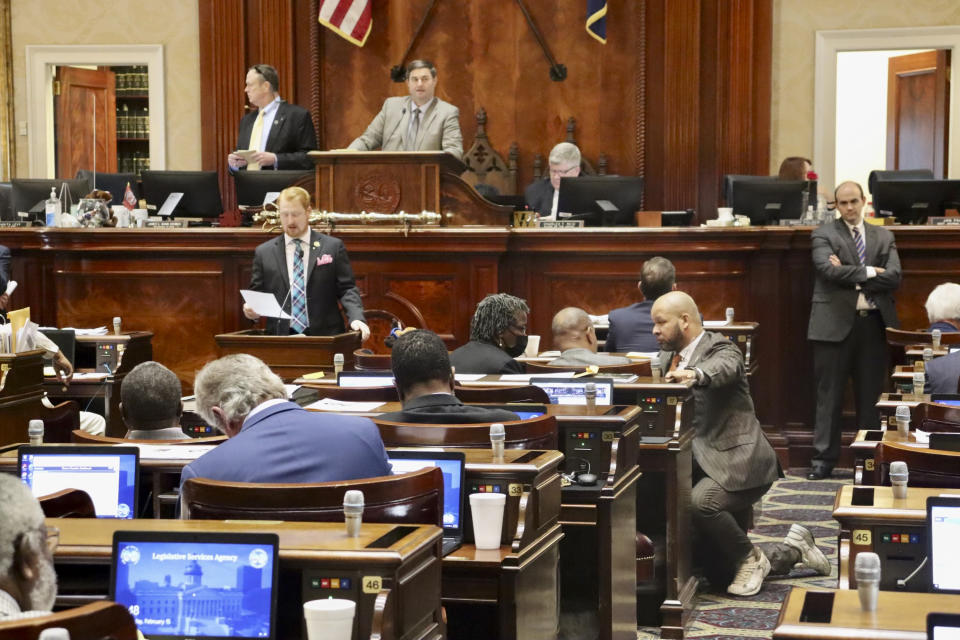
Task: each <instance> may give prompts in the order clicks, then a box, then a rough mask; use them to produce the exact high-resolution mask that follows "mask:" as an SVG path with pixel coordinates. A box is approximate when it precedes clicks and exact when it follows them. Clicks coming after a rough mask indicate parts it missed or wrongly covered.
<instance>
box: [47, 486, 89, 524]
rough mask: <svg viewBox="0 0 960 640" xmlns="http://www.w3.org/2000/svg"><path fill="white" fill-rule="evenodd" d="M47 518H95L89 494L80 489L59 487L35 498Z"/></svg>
mask: <svg viewBox="0 0 960 640" xmlns="http://www.w3.org/2000/svg"><path fill="white" fill-rule="evenodd" d="M37 500H38V501H39V502H40V508H41V509H43V515H44V516H46V517H47V518H96V517H97V511H96V509H94V508H93V500H92V499H91V498H90V494H89V493H87V492H86V491H82V490H80V489H61V490H60V491H57V492H56V493H51V494H49V495H45V496H40V497H39V498H37Z"/></svg>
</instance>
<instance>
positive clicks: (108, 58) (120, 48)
mask: <svg viewBox="0 0 960 640" xmlns="http://www.w3.org/2000/svg"><path fill="white" fill-rule="evenodd" d="M26 56H27V136H28V137H27V144H28V147H29V149H30V164H29V167H30V176H29V177H31V178H56V177H58V176H57V168H56V166H55V163H54V157H55V154H54V153H53V149H54V145H53V119H54V114H53V101H52V100H50V96H52V95H53V76H54V67H57V66H66V65H97V66H111V67H112V66H133V65H145V66H146V67H147V74H148V87H149V92H150V98H149V101H148V104H149V108H150V168H151V169H165V168H166V164H167V156H166V137H167V136H166V121H167V120H166V112H165V106H164V105H165V104H166V102H165V100H164V96H163V80H164V70H163V45H162V44H120V45H27V46H26ZM60 177H64V178H72V177H73V176H60Z"/></svg>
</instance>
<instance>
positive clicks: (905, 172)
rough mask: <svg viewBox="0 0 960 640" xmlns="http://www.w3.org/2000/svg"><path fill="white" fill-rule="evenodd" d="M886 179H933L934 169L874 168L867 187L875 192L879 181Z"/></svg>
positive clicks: (868, 178)
mask: <svg viewBox="0 0 960 640" xmlns="http://www.w3.org/2000/svg"><path fill="white" fill-rule="evenodd" d="M886 180H933V171H931V170H930V169H898V170H896V171H887V170H885V169H874V170H873V171H871V172H870V175H869V176H868V177H867V189H868V190H869V191H870V193H873V192H874V191H876V190H877V183H878V182H883V181H886Z"/></svg>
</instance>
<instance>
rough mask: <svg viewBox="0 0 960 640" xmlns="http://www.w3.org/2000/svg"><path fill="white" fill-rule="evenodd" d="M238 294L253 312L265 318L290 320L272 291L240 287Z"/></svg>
mask: <svg viewBox="0 0 960 640" xmlns="http://www.w3.org/2000/svg"><path fill="white" fill-rule="evenodd" d="M240 295H241V296H243V301H244V302H246V303H247V304H248V305H249V306H250V308H251V309H253V311H254V313H256V314H257V315H258V316H263V317H266V318H280V319H281V320H290V319H291V318H290V314H289V313H287V312H286V311H284V310H283V309H281V308H280V303H279V302H277V298H276V296H274V295H273V294H272V293H264V292H262V291H251V290H250V289H240Z"/></svg>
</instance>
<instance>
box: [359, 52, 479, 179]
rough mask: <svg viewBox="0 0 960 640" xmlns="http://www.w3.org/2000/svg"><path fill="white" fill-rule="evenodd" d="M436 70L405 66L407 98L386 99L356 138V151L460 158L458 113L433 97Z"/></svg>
mask: <svg viewBox="0 0 960 640" xmlns="http://www.w3.org/2000/svg"><path fill="white" fill-rule="evenodd" d="M436 88H437V68H436V67H434V66H433V63H432V62H429V61H427V60H414V61H413V62H411V63H410V64H408V65H407V89H408V90H409V91H410V95H409V96H404V97H399V96H398V97H394V98H387V99H386V100H385V101H384V103H383V108H382V109H380V113H378V114H377V115H376V117H374V119H373V121H372V122H371V123H370V126H368V127H367V130H366V131H364V132H363V135H361V136H360V137H359V138H357V139H356V140H354V141H353V142H351V143H350V146H349V147H348V148H349V149H354V150H356V151H375V150H377V149H380V150H383V151H446V152H447V153H449V154H451V155H452V156H454V157H455V158H457V160H460V159H461V158H462V156H463V136H462V135H461V134H460V110H459V109H457V108H456V107H455V106H453V105H452V104H450V103H449V102H444V101H443V100H441V99H440V98H438V97H436V96H435V95H434V92H435V91H436Z"/></svg>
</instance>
